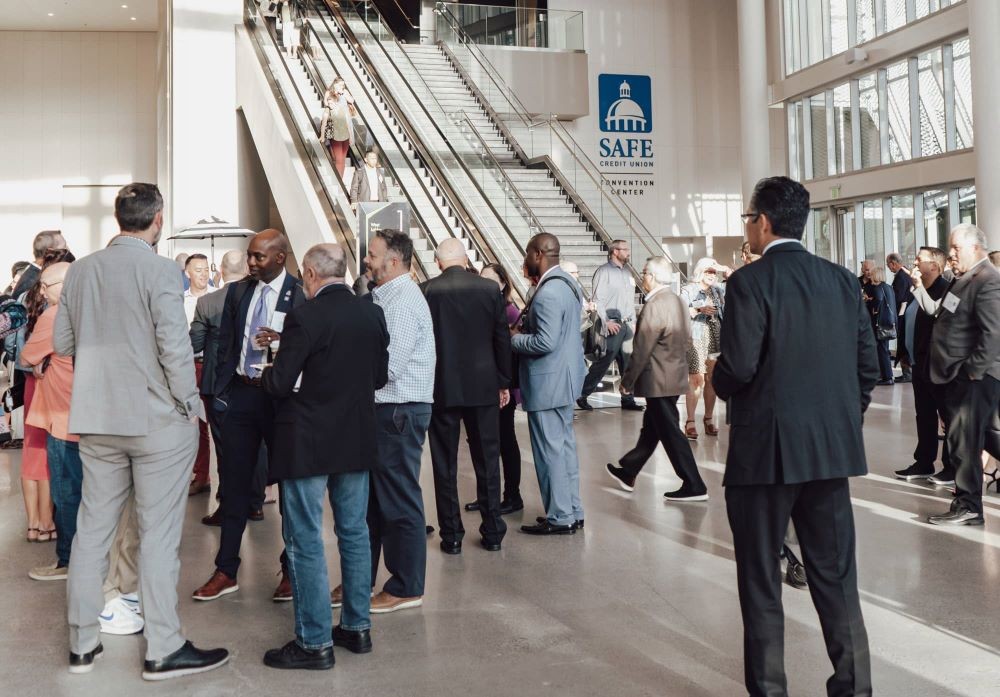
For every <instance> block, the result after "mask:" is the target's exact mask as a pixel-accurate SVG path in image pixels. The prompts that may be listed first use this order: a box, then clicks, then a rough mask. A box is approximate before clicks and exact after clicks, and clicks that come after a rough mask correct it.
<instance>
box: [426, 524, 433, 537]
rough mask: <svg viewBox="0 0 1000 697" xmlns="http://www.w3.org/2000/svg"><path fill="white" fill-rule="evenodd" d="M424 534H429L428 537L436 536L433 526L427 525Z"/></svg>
mask: <svg viewBox="0 0 1000 697" xmlns="http://www.w3.org/2000/svg"><path fill="white" fill-rule="evenodd" d="M424 532H425V533H427V534H428V535H433V534H434V526H433V525H426V526H424Z"/></svg>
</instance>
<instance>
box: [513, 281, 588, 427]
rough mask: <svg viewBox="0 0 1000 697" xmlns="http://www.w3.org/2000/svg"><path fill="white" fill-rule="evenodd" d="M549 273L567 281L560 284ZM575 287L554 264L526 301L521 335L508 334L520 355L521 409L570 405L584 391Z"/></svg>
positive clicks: (540, 409)
mask: <svg viewBox="0 0 1000 697" xmlns="http://www.w3.org/2000/svg"><path fill="white" fill-rule="evenodd" d="M553 276H561V277H562V278H564V279H566V280H568V281H569V284H567V283H564V282H563V281H561V280H559V279H558V278H553ZM578 287H579V286H578V285H577V283H576V281H575V280H574V279H573V277H572V276H570V275H569V274H568V273H566V272H565V271H563V270H562V269H561V268H559V267H556V268H555V269H554V270H553V271H552V272H551V274H550V275H549V276H547V277H545V278H544V279H543V280H542V283H541V284H540V285H539V286H538V289H537V290H536V291H535V294H534V295H533V296H532V298H531V302H530V303H529V305H528V312H527V314H526V315H525V317H524V326H523V330H522V331H523V333H522V334H517V335H516V336H514V337H512V338H511V346H512V348H513V349H514V352H515V353H517V354H519V355H520V356H521V361H520V363H521V365H520V387H521V396H522V397H523V399H524V401H523V406H524V410H525V411H544V410H546V409H556V408H558V407H565V406H569V405H571V404H573V402H575V401H576V400H577V398H578V397H579V396H580V393H581V392H582V391H583V378H584V376H585V375H586V372H587V371H586V367H585V365H584V362H583V342H582V341H581V340H580V307H581V304H582V301H581V298H580V296H579V295H577V292H578V291H576V290H575V289H577V288H578Z"/></svg>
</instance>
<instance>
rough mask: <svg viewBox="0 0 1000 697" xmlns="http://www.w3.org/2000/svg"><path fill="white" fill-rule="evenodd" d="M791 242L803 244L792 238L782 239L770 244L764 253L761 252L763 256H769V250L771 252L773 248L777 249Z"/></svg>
mask: <svg viewBox="0 0 1000 697" xmlns="http://www.w3.org/2000/svg"><path fill="white" fill-rule="evenodd" d="M789 242H794V243H795V244H802V243H801V242H799V241H798V240H793V239H792V238H791V237H782V238H781V239H779V240H774V241H773V242H769V243H768V245H767V246H766V247H764V251H763V252H761V256H764V255H765V254H767V252H768V250H770V249H771V248H772V247H777V246H778V245H779V244H788V243H789Z"/></svg>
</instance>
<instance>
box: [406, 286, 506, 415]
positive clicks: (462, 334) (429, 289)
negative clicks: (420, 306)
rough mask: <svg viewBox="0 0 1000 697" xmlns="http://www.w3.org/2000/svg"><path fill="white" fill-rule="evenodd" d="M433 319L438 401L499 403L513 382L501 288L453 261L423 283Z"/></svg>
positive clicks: (453, 404)
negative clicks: (449, 266) (439, 273)
mask: <svg viewBox="0 0 1000 697" xmlns="http://www.w3.org/2000/svg"><path fill="white" fill-rule="evenodd" d="M423 290H424V295H425V296H426V298H427V306H428V307H429V308H430V311H431V318H432V319H433V321H434V344H435V347H436V350H437V365H436V366H435V369H434V373H435V374H434V406H436V407H444V408H447V407H475V406H487V405H489V404H499V401H498V400H499V396H498V393H499V391H500V390H502V389H505V388H507V387H510V377H511V373H510V358H511V349H510V329H508V327H507V315H506V311H505V309H504V301H503V296H502V295H501V294H500V288H499V286H497V284H496V283H494V282H493V281H490V280H487V279H485V278H480V277H479V276H477V275H476V274H473V273H469V272H468V271H466V270H465V269H463V268H460V267H458V266H452V267H451V268H448V269H445V270H444V273H442V274H441V275H440V276H438V277H437V278H434V279H431V280H430V281H427V282H426V283H424V284H423Z"/></svg>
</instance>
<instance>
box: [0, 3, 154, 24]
mask: <svg viewBox="0 0 1000 697" xmlns="http://www.w3.org/2000/svg"><path fill="white" fill-rule="evenodd" d="M0 4H2V5H3V12H2V13H0V30H4V29H6V30H18V31H156V30H157V29H158V28H159V27H158V22H157V4H158V3H157V0H0ZM122 5H127V6H128V7H126V8H123V7H122ZM50 13H51V14H52V16H51V17H50V16H49V14H50ZM133 17H134V18H135V19H133Z"/></svg>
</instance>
